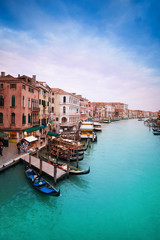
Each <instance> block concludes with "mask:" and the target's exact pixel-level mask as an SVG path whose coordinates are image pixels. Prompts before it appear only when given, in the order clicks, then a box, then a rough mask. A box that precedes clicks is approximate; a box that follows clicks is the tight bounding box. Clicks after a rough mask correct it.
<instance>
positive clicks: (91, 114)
mask: <svg viewBox="0 0 160 240" xmlns="http://www.w3.org/2000/svg"><path fill="white" fill-rule="evenodd" d="M88 117H89V118H93V106H92V103H91V102H88Z"/></svg>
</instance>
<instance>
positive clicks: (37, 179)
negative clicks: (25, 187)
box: [25, 166, 60, 196]
mask: <svg viewBox="0 0 160 240" xmlns="http://www.w3.org/2000/svg"><path fill="white" fill-rule="evenodd" d="M25 175H26V177H27V178H28V180H29V182H30V183H31V184H32V186H33V187H34V188H35V189H36V190H38V191H39V192H41V193H44V194H46V195H51V196H59V195H60V190H59V191H57V190H56V189H55V188H54V187H53V186H52V185H51V184H50V183H49V182H47V181H46V180H44V179H43V178H42V177H41V176H40V175H39V174H38V173H36V172H35V171H34V170H33V169H32V168H29V167H28V166H27V167H26V170H25Z"/></svg>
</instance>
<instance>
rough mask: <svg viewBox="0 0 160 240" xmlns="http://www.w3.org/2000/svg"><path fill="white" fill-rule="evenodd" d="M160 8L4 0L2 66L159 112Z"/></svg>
mask: <svg viewBox="0 0 160 240" xmlns="http://www.w3.org/2000/svg"><path fill="white" fill-rule="evenodd" d="M159 9H160V3H159V1H151V0H150V1H147V0H146V1H139V0H114V1H113V0H112V1H97V0H81V1H78V0H77V1H73V0H65V1H58V0H55V1H53V0H52V1H51V0H48V1H46V0H37V1H35V0H28V1H24V0H0V56H1V58H0V69H1V71H5V72H6V74H8V73H9V74H12V75H14V76H16V75H17V74H18V73H20V74H25V75H29V76H31V75H34V74H36V75H37V80H39V81H46V82H47V83H48V84H49V85H50V86H51V87H59V88H62V89H64V90H66V91H69V92H76V93H77V94H82V95H83V96H84V97H86V98H88V99H89V100H90V101H105V102H110V101H120V102H125V103H128V104H129V108H130V109H144V110H152V111H157V110H158V109H160V96H159V92H160V68H159V67H160V56H159V52H160V26H159V25H160V10H159Z"/></svg>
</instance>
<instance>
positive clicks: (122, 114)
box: [109, 102, 128, 120]
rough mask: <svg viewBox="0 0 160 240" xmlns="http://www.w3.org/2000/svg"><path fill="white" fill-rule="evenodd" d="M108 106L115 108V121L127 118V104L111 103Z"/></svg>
mask: <svg viewBox="0 0 160 240" xmlns="http://www.w3.org/2000/svg"><path fill="white" fill-rule="evenodd" d="M109 104H110V105H112V106H114V107H115V120H120V119H127V118H128V104H125V103H120V102H111V103H109Z"/></svg>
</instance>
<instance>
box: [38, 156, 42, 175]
mask: <svg viewBox="0 0 160 240" xmlns="http://www.w3.org/2000/svg"><path fill="white" fill-rule="evenodd" d="M39 161H40V167H39V169H40V170H39V174H40V175H42V158H41V157H40V159H39Z"/></svg>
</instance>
